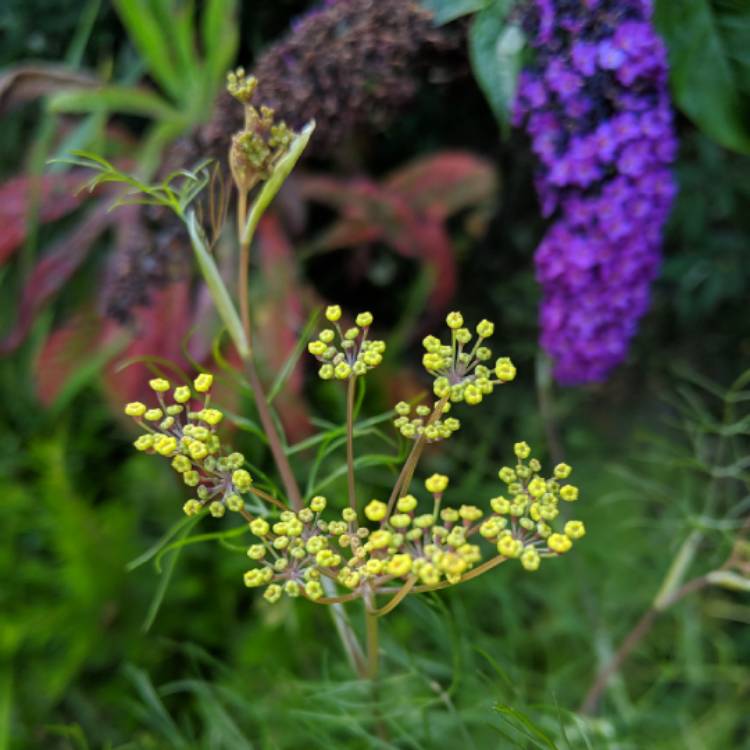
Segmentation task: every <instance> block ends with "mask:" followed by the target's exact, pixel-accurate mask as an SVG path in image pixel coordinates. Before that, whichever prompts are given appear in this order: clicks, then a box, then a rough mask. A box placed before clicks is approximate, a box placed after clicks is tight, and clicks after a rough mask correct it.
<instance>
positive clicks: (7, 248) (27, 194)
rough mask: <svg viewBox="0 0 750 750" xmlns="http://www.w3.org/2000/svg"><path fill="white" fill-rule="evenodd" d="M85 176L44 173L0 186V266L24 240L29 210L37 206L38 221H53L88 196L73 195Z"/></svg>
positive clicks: (72, 209)
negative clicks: (35, 177)
mask: <svg viewBox="0 0 750 750" xmlns="http://www.w3.org/2000/svg"><path fill="white" fill-rule="evenodd" d="M83 180H84V177H83V176H82V175H81V173H80V172H78V171H76V172H68V173H66V174H54V175H44V176H43V177H41V178H39V179H34V178H31V177H13V178H12V179H10V180H8V181H7V182H5V183H3V184H2V185H0V226H2V227H3V231H2V234H0V265H1V264H3V263H4V262H5V261H6V260H7V259H8V258H9V257H10V256H11V255H12V254H13V253H14V252H15V251H16V250H17V249H18V248H19V247H20V246H21V244H23V242H24V240H25V239H26V234H27V229H28V227H27V219H28V217H29V210H30V208H31V206H32V205H34V204H35V203H36V204H37V205H38V206H39V209H38V210H39V221H40V222H42V223H43V224H44V223H47V222H50V221H56V220H57V219H60V218H62V217H63V216H66V215H67V214H69V213H71V212H72V211H74V210H75V209H76V208H78V206H80V205H81V203H82V202H83V201H85V200H86V199H87V198H88V194H87V193H83V192H82V193H79V194H78V195H75V192H76V190H77V189H78V188H79V187H80V186H81V183H82V182H83Z"/></svg>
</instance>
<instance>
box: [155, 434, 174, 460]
mask: <svg viewBox="0 0 750 750" xmlns="http://www.w3.org/2000/svg"><path fill="white" fill-rule="evenodd" d="M154 450H155V451H156V452H157V453H159V454H160V455H162V456H171V455H172V454H173V453H174V452H175V451H176V450H177V440H176V438H173V437H172V436H169V437H166V436H164V435H162V436H161V437H160V438H159V439H157V440H156V441H155V442H154Z"/></svg>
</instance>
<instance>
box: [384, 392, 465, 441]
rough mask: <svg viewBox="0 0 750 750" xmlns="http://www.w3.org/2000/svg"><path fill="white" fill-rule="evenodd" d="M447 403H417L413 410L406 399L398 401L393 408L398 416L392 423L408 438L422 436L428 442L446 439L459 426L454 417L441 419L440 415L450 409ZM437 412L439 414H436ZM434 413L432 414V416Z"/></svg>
mask: <svg viewBox="0 0 750 750" xmlns="http://www.w3.org/2000/svg"><path fill="white" fill-rule="evenodd" d="M450 408H451V405H450V404H449V403H447V402H446V403H444V404H439V403H435V404H433V405H432V406H431V407H430V406H427V405H425V404H419V405H418V406H416V407H415V408H414V410H413V414H414V416H411V415H412V407H411V405H410V404H407V403H406V401H399V402H398V403H397V404H396V406H395V407H394V410H395V412H396V414H398V416H397V417H396V419H394V420H393V425H394V427H396V429H398V431H399V432H400V433H401V434H402V435H403V436H404V437H405V438H408V439H409V440H413V439H415V438H419V437H424V439H425V441H426V442H428V443H437V442H440V441H441V440H447V439H448V438H449V437H450V436H451V435H452V434H453V433H454V432H456V431H457V430H459V429H460V428H461V422H460V421H459V420H458V419H456V418H455V417H447V418H445V419H443V417H442V415H444V414H447V413H448V412H449V411H450ZM438 414H439V415H440V416H438ZM433 415H434V416H433Z"/></svg>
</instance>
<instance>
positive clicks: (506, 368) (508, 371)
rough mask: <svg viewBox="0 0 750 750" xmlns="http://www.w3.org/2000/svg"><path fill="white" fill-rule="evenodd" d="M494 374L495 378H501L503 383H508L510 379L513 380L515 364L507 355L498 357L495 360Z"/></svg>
mask: <svg viewBox="0 0 750 750" xmlns="http://www.w3.org/2000/svg"><path fill="white" fill-rule="evenodd" d="M495 375H497V379H498V380H501V381H502V382H503V383H509V382H510V381H511V380H515V377H516V368H515V365H514V364H513V362H511V361H510V359H509V358H508V357H500V359H498V360H497V362H495Z"/></svg>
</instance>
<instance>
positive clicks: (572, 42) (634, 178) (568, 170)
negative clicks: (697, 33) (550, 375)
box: [514, 0, 676, 384]
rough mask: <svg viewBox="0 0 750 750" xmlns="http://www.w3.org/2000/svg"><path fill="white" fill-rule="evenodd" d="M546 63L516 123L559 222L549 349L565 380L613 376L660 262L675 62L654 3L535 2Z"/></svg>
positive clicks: (544, 336) (530, 28) (550, 266)
mask: <svg viewBox="0 0 750 750" xmlns="http://www.w3.org/2000/svg"><path fill="white" fill-rule="evenodd" d="M522 8H523V13H522V18H523V26H524V29H525V32H526V36H527V38H528V39H529V41H530V44H531V46H532V47H533V48H534V50H535V60H534V61H533V62H532V63H531V64H530V65H529V66H528V67H527V69H526V70H525V71H524V72H523V73H522V74H521V77H520V80H519V87H518V96H517V98H516V102H515V111H514V119H515V123H516V124H517V125H522V126H523V127H524V128H525V129H526V131H527V133H528V134H529V136H530V137H531V142H532V148H533V151H534V153H535V154H536V156H537V157H538V159H539V168H538V171H537V177H536V182H537V191H538V193H539V197H540V200H541V203H542V211H543V213H544V215H545V216H553V217H554V223H553V224H552V226H551V227H550V229H549V231H548V232H547V234H546V236H545V237H544V239H543V240H542V242H541V244H540V245H539V248H538V249H537V252H536V256H535V260H536V267H537V278H538V280H539V282H540V283H541V285H542V287H543V290H544V301H543V304H542V310H541V329H542V331H541V343H542V346H543V347H544V349H545V350H546V351H547V352H548V353H549V354H550V355H551V357H552V358H553V360H554V363H555V370H554V372H555V376H556V378H557V379H558V380H559V381H560V382H563V383H568V384H574V383H586V382H592V381H600V380H603V379H604V378H606V377H607V375H608V374H609V372H610V371H611V370H612V368H613V367H615V366H616V365H618V364H619V363H620V362H622V360H623V359H624V357H625V356H626V354H627V350H628V345H629V342H630V340H631V338H632V337H633V335H634V334H635V332H636V330H637V327H638V322H639V320H640V318H641V317H642V316H643V315H644V313H645V311H646V309H647V307H648V303H649V292H650V286H651V282H652V281H653V279H654V278H655V276H656V274H657V272H658V269H659V266H660V262H661V242H662V228H663V226H664V223H665V221H666V218H667V216H668V214H669V209H670V206H671V203H672V199H673V197H674V194H675V185H674V181H673V179H672V176H671V174H670V171H669V165H670V164H671V162H672V161H673V160H674V157H675V153H676V139H675V133H674V128H673V124H672V111H671V107H670V99H669V91H668V86H667V55H666V50H665V47H664V44H663V43H662V41H661V39H660V38H659V37H658V36H657V34H656V32H655V30H654V27H653V24H652V20H651V16H652V3H651V2H650V1H647V0H590V2H567V1H564V0H529V1H528V2H526V3H525V4H524V5H523V6H522Z"/></svg>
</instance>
